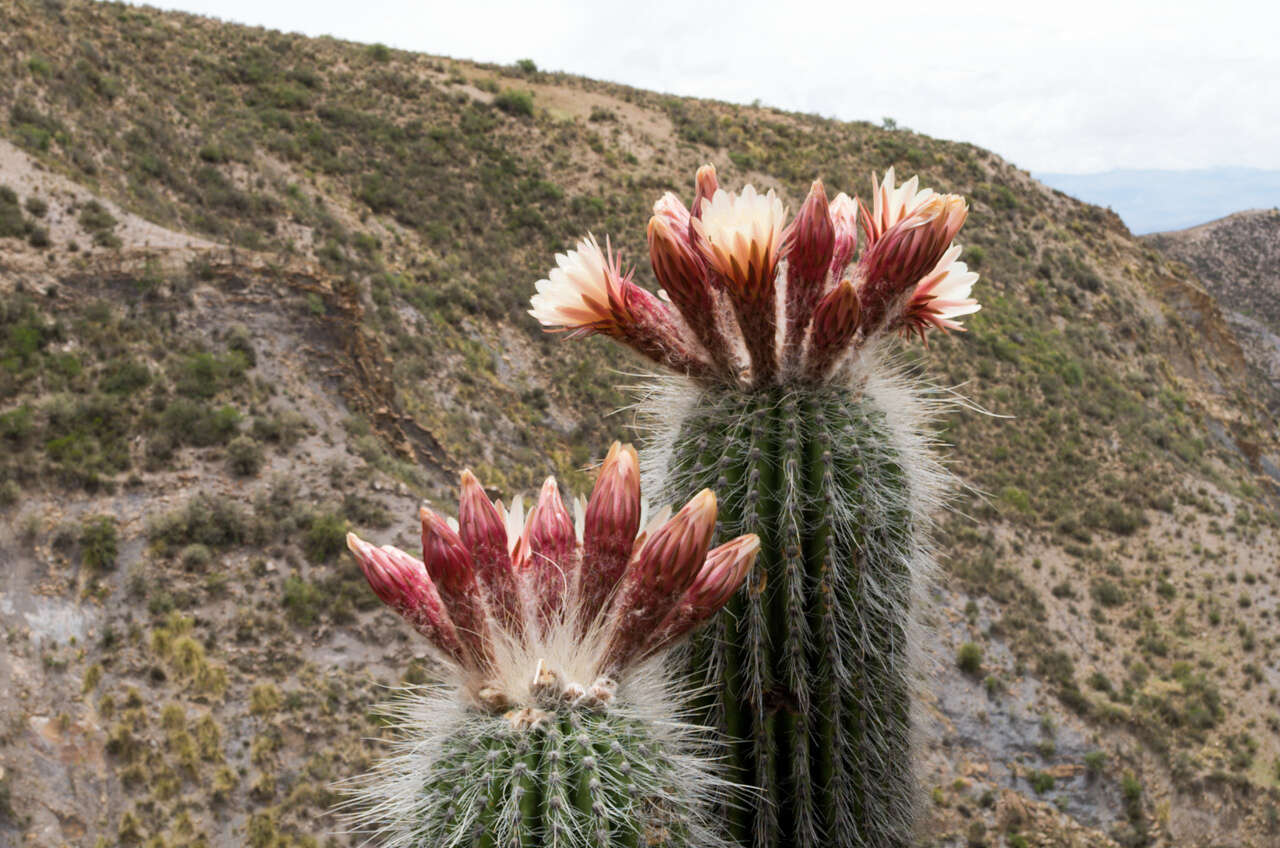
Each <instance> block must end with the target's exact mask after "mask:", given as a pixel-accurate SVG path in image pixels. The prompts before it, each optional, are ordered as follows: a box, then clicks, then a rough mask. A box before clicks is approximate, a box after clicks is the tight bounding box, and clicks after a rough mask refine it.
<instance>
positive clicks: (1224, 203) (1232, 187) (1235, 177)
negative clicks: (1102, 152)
mask: <svg viewBox="0 0 1280 848" xmlns="http://www.w3.org/2000/svg"><path fill="white" fill-rule="evenodd" d="M1032 176H1033V177H1035V178H1036V179H1037V180H1040V181H1041V182H1043V183H1045V184H1047V185H1050V186H1052V187H1053V188H1056V189H1058V190H1059V191H1063V192H1066V193H1067V194H1069V195H1071V196H1073V197H1076V198H1079V199H1080V200H1083V201H1085V202H1087V203H1094V204H1097V205H1099V206H1108V207H1110V208H1111V209H1113V210H1115V212H1116V213H1117V214H1118V215H1119V216H1120V217H1121V218H1122V219H1123V220H1124V222H1125V224H1126V225H1127V226H1128V227H1129V229H1130V230H1131V231H1133V232H1134V233H1135V234H1137V235H1145V234H1148V233H1157V232H1163V231H1167V230H1182V229H1186V228H1187V227H1193V226H1196V225H1198V224H1203V223H1205V222H1207V221H1213V220H1215V219H1218V218H1222V217H1224V216H1226V215H1230V214H1232V213H1233V212H1239V211H1240V210H1241V209H1271V208H1275V207H1277V206H1280V171H1276V170H1264V169H1260V168H1202V169H1197V170H1187V171H1166V170H1154V169H1152V170H1148V169H1119V170H1114V171H1104V172H1101V173H1096V174H1055V173H1041V172H1033V173H1032Z"/></svg>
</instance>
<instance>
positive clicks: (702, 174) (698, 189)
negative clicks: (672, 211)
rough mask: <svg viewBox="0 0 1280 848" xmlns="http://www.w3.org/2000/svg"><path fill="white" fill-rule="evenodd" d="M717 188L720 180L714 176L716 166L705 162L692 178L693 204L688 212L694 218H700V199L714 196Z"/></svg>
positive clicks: (708, 198)
mask: <svg viewBox="0 0 1280 848" xmlns="http://www.w3.org/2000/svg"><path fill="white" fill-rule="evenodd" d="M719 188H720V180H719V178H718V177H716V166H715V165H711V164H707V165H703V166H702V167H701V168H699V169H698V172H697V174H695V175H694V178H693V206H692V207H691V208H690V213H689V214H690V215H691V216H692V217H694V218H701V217H702V201H704V200H710V199H711V198H712V197H714V196H715V193H716V190H717V189H719Z"/></svg>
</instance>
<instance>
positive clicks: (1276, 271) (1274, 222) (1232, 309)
mask: <svg viewBox="0 0 1280 848" xmlns="http://www.w3.org/2000/svg"><path fill="white" fill-rule="evenodd" d="M1144 241H1146V242H1147V243H1148V244H1150V245H1152V246H1153V247H1155V248H1156V249H1157V250H1160V251H1161V252H1163V253H1164V254H1165V255H1166V256H1168V257H1170V258H1171V259H1175V260H1177V261H1179V262H1183V263H1185V264H1186V266H1187V268H1188V269H1190V271H1191V273H1192V274H1194V275H1195V276H1196V277H1198V278H1199V279H1200V281H1201V283H1202V284H1203V285H1204V287H1205V289H1207V290H1208V291H1209V293H1210V294H1212V295H1213V296H1214V298H1215V299H1217V301H1218V302H1219V303H1220V304H1221V306H1222V308H1223V314H1224V315H1225V317H1226V318H1227V320H1228V321H1229V322H1230V323H1231V326H1232V328H1233V329H1234V330H1235V332H1236V337H1237V338H1238V339H1240V342H1241V346H1242V348H1243V349H1244V352H1245V356H1246V357H1247V358H1248V360H1249V365H1250V366H1251V367H1252V368H1253V369H1254V371H1255V373H1256V375H1257V378H1258V383H1259V384H1261V385H1269V386H1270V388H1271V395H1270V398H1269V406H1270V408H1271V411H1272V413H1273V414H1276V415H1280V211H1278V210H1275V209H1253V210H1250V211H1247V212H1237V213H1236V214H1234V215H1228V216H1227V217H1225V218H1221V219H1219V220H1217V221H1210V222H1209V223H1207V224H1202V225H1200V226H1198V227H1192V228H1191V229H1189V230H1180V231H1177V232H1170V233H1155V234H1153V235H1150V236H1146V237H1145V238H1144Z"/></svg>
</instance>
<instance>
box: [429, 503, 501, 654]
mask: <svg viewBox="0 0 1280 848" xmlns="http://www.w3.org/2000/svg"><path fill="white" fill-rule="evenodd" d="M419 515H420V517H421V518H422V562H423V564H424V565H425V566H426V569H427V574H428V575H430V577H431V582H432V583H434V584H435V585H436V589H437V590H439V592H440V598H441V600H443V601H444V604H445V608H446V609H448V610H449V617H450V618H452V619H453V623H454V626H455V627H456V628H457V630H458V638H459V639H460V640H461V641H462V643H463V645H465V646H466V647H467V649H468V650H469V651H470V652H471V655H472V658H473V660H474V662H475V665H476V666H477V667H480V668H483V667H484V665H485V664H486V663H487V662H488V661H489V657H490V650H489V627H488V622H486V621H485V609H484V601H483V599H482V598H481V595H480V588H479V586H478V585H477V584H476V575H475V568H474V566H473V565H472V561H471V554H470V552H469V551H468V550H467V548H466V546H465V545H463V544H462V539H461V538H460V537H459V536H458V534H457V533H455V532H454V531H453V528H451V527H450V526H449V524H448V522H447V521H445V520H444V519H443V518H441V517H440V516H439V515H436V514H435V513H434V512H432V511H431V510H429V509H426V508H425V507H424V508H423V509H421V510H420V511H419Z"/></svg>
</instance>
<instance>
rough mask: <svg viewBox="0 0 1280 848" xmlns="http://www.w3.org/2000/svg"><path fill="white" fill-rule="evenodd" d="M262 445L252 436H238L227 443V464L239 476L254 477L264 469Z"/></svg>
mask: <svg viewBox="0 0 1280 848" xmlns="http://www.w3.org/2000/svg"><path fill="white" fill-rule="evenodd" d="M262 462H263V456H262V445H260V444H258V442H257V441H256V440H255V439H253V438H252V437H251V436H236V437H235V438H234V439H232V440H231V442H230V444H228V445H227V465H228V466H230V468H231V473H232V474H235V475H236V476H238V477H253V476H254V475H256V474H257V473H258V472H259V471H260V470H262Z"/></svg>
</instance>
